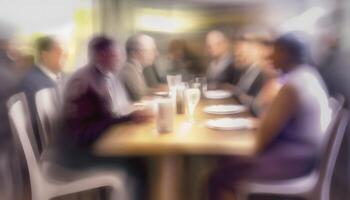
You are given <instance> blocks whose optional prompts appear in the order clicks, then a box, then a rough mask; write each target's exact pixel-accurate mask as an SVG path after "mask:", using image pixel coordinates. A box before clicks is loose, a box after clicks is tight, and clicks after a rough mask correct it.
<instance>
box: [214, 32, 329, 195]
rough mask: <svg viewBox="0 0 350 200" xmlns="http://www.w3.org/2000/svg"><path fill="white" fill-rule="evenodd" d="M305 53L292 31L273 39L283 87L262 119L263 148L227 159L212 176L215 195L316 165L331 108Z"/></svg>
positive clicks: (259, 126)
mask: <svg viewBox="0 0 350 200" xmlns="http://www.w3.org/2000/svg"><path fill="white" fill-rule="evenodd" d="M306 55H307V53H306V47H305V45H304V43H303V42H301V41H300V40H299V39H298V38H297V37H295V36H293V35H291V34H287V35H283V36H281V37H280V38H278V39H277V40H276V41H275V42H274V51H273V55H272V61H273V65H274V67H275V68H277V69H278V70H280V71H281V72H282V74H281V80H282V81H283V86H282V88H281V90H280V91H279V92H278V94H277V96H276V98H275V100H274V101H273V103H272V104H271V106H270V108H269V110H268V111H266V112H265V113H264V115H263V116H261V117H260V118H259V120H258V121H257V133H256V136H257V150H258V151H259V153H257V154H256V155H255V156H253V157H246V158H238V157H226V158H224V159H223V160H222V162H220V164H219V165H218V167H217V168H216V169H215V170H214V171H213V172H212V174H211V175H210V178H209V195H210V199H212V200H214V199H215V200H220V199H224V197H227V196H229V195H232V194H231V192H234V191H235V186H236V184H237V183H239V181H242V180H276V179H289V178H296V177H300V176H303V175H306V174H308V173H310V172H311V171H312V170H313V168H314V167H315V164H316V162H317V159H318V158H317V155H318V150H319V145H320V141H321V139H322V136H323V133H324V132H325V130H326V128H327V127H328V124H329V122H330V118H331V110H330V108H329V105H328V94H327V91H326V89H325V85H324V83H323V80H322V79H321V77H320V75H319V73H318V71H317V69H315V68H314V67H313V66H310V65H308V64H306V62H305V60H306V59H305V58H306Z"/></svg>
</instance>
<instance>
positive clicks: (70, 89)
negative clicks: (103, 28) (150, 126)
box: [63, 35, 150, 148]
mask: <svg viewBox="0 0 350 200" xmlns="http://www.w3.org/2000/svg"><path fill="white" fill-rule="evenodd" d="M120 56H121V55H120V51H119V50H118V49H117V44H116V43H115V42H114V41H113V40H112V39H110V38H108V37H107V36H103V35H102V36H96V37H94V38H93V39H92V40H91V41H90V43H89V63H88V64H87V65H86V66H84V67H82V68H81V69H79V70H78V71H76V72H75V73H74V74H73V75H72V77H71V78H70V80H69V81H68V83H67V86H66V90H65V95H64V111H63V112H64V114H63V119H64V126H65V130H66V132H67V133H68V134H69V137H71V138H73V140H74V142H75V143H76V144H78V145H79V146H81V147H88V148H89V146H90V145H91V144H92V143H93V142H94V141H96V140H97V139H98V138H99V136H100V135H101V134H102V133H103V132H104V131H105V130H106V129H107V128H108V127H110V126H112V125H115V124H118V123H122V122H126V121H130V120H133V119H134V120H143V119H147V118H148V117H150V113H149V112H147V111H145V112H142V111H135V112H133V108H132V105H131V104H130V101H129V99H128V95H127V92H126V91H125V89H124V86H123V84H122V82H121V81H120V80H119V78H118V77H119V76H118V75H119V69H120V68H121V62H120Z"/></svg>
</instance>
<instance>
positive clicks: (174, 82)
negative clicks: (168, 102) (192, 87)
mask: <svg viewBox="0 0 350 200" xmlns="http://www.w3.org/2000/svg"><path fill="white" fill-rule="evenodd" d="M166 80H167V83H168V87H169V94H170V95H169V96H170V97H173V96H174V95H176V87H177V86H178V85H179V84H180V83H181V81H182V76H181V74H177V75H167V76H166Z"/></svg>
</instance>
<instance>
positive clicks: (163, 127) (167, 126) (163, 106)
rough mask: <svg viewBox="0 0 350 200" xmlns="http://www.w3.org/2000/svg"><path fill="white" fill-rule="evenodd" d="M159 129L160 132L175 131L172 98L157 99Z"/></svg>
mask: <svg viewBox="0 0 350 200" xmlns="http://www.w3.org/2000/svg"><path fill="white" fill-rule="evenodd" d="M156 123H157V130H158V132H159V133H167V132H172V131H173V126H174V125H173V124H174V107H173V102H172V100H171V99H170V98H164V99H158V100H157V118H156Z"/></svg>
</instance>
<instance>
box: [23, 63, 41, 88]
mask: <svg viewBox="0 0 350 200" xmlns="http://www.w3.org/2000/svg"><path fill="white" fill-rule="evenodd" d="M41 76H42V73H41V72H40V69H39V68H38V66H36V65H34V66H32V67H31V69H30V70H29V71H28V72H27V73H26V74H25V75H24V76H23V78H22V81H21V83H20V87H21V88H22V89H23V88H24V89H25V88H28V87H31V86H33V85H35V84H37V83H38V82H39V81H40V80H41Z"/></svg>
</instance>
